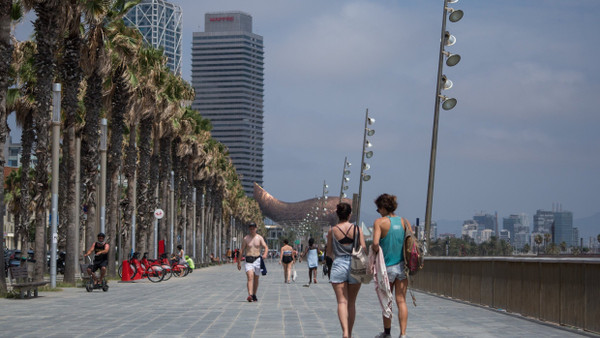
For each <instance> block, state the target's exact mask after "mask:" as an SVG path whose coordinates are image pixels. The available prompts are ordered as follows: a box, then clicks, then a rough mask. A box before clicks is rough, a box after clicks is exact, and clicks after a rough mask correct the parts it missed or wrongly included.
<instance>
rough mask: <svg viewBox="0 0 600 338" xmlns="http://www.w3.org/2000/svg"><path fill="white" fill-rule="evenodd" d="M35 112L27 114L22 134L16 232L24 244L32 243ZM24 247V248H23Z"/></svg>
mask: <svg viewBox="0 0 600 338" xmlns="http://www.w3.org/2000/svg"><path fill="white" fill-rule="evenodd" d="M33 114H34V113H33V111H29V112H28V113H27V114H25V120H24V121H23V131H22V133H21V147H22V148H21V202H20V203H21V207H20V208H19V212H20V215H19V223H18V224H17V223H16V224H17V226H16V229H15V231H16V232H17V233H18V234H19V236H20V237H21V242H22V244H25V242H31V239H30V238H29V227H30V224H31V177H30V173H31V150H32V147H33V141H34V139H35V131H34V129H33ZM21 247H23V246H21Z"/></svg>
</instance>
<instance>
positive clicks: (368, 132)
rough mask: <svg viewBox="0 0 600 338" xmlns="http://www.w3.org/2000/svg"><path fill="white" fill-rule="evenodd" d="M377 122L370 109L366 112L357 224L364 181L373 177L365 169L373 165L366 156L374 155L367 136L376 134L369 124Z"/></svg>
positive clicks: (357, 222)
mask: <svg viewBox="0 0 600 338" xmlns="http://www.w3.org/2000/svg"><path fill="white" fill-rule="evenodd" d="M373 123H375V119H374V118H372V117H369V109H367V112H366V114H365V129H364V135H363V147H362V156H361V161H360V182H359V184H358V202H357V203H356V225H358V226H360V202H361V199H362V183H363V181H364V182H366V181H368V180H370V179H371V175H367V174H365V171H367V170H369V169H370V168H371V166H370V165H369V164H368V163H365V157H366V158H371V157H373V151H371V150H369V151H367V148H371V147H372V146H373V145H372V144H371V142H369V140H367V136H373V135H375V129H369V128H368V126H370V125H372V124H373Z"/></svg>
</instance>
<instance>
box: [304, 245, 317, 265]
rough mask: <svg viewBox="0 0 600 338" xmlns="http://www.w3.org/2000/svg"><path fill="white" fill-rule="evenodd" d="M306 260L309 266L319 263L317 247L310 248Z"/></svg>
mask: <svg viewBox="0 0 600 338" xmlns="http://www.w3.org/2000/svg"><path fill="white" fill-rule="evenodd" d="M306 262H307V263H308V267H309V268H314V267H317V266H318V265H319V256H318V254H317V248H314V249H309V250H308V254H307V255H306Z"/></svg>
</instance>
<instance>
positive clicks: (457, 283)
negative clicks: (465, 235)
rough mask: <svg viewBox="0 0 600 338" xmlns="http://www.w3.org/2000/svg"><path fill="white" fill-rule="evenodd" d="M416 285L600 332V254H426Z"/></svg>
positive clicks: (435, 291)
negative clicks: (590, 256) (548, 256)
mask: <svg viewBox="0 0 600 338" xmlns="http://www.w3.org/2000/svg"><path fill="white" fill-rule="evenodd" d="M413 282H414V283H413V287H414V288H415V289H419V290H422V291H426V292H431V293H435V294H439V295H443V296H447V297H451V298H456V299H460V300H464V301H468V302H471V303H474V304H479V305H485V306H489V307H493V308H498V309H504V310H506V311H508V312H513V313H518V314H521V315H523V316H527V317H531V318H535V319H539V320H543V321H547V322H553V323H557V324H560V325H567V326H574V327H578V328H582V329H584V330H587V331H592V332H596V333H600V320H599V318H600V259H597V258H591V259H585V258H516V257H427V258H426V259H425V267H424V268H423V270H421V271H420V272H419V273H418V274H417V275H416V276H415V278H414V280H413Z"/></svg>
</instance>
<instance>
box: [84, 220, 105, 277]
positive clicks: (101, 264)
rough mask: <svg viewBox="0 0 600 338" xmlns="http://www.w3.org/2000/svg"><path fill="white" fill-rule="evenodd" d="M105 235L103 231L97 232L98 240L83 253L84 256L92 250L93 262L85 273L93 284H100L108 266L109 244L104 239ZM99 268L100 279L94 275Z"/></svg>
mask: <svg viewBox="0 0 600 338" xmlns="http://www.w3.org/2000/svg"><path fill="white" fill-rule="evenodd" d="M105 238H106V236H105V235H104V233H102V232H101V233H99V234H98V241H97V242H95V243H94V244H92V247H91V248H90V249H89V250H88V251H87V252H86V253H85V255H84V256H86V257H87V256H89V255H91V254H92V252H94V263H93V264H91V265H89V266H88V268H87V273H88V275H90V277H91V278H92V279H93V280H94V284H96V285H97V284H100V283H102V281H104V276H106V267H107V266H108V250H109V248H110V246H109V245H108V243H106V242H105V241H104V239H105ZM98 269H100V279H99V280H98V278H97V277H96V274H95V272H96V271H98Z"/></svg>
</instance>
